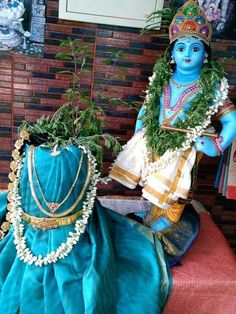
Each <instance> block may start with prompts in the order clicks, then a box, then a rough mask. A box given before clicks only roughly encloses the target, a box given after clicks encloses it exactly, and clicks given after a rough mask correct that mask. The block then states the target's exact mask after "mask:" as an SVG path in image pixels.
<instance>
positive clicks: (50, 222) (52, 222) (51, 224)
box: [22, 210, 83, 230]
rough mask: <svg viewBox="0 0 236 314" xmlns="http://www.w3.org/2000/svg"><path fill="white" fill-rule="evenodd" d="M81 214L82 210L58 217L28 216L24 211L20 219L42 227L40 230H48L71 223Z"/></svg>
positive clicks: (39, 227) (36, 226)
mask: <svg viewBox="0 0 236 314" xmlns="http://www.w3.org/2000/svg"><path fill="white" fill-rule="evenodd" d="M82 215H83V210H80V211H78V212H77V213H75V214H73V215H70V216H66V217H60V218H39V217H35V216H30V215H28V214H26V213H23V214H22V219H23V220H24V221H25V222H27V223H28V224H30V225H32V227H35V228H38V229H42V230H50V229H56V228H58V227H63V226H68V225H71V224H73V223H74V222H75V221H76V220H77V219H78V218H79V217H80V216H82Z"/></svg>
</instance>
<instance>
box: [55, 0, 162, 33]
mask: <svg viewBox="0 0 236 314" xmlns="http://www.w3.org/2000/svg"><path fill="white" fill-rule="evenodd" d="M163 4H164V0H59V18H60V19H65V20H73V21H81V22H91V23H98V24H110V25H117V26H128V27H137V28H143V27H145V23H146V18H147V16H148V15H149V14H150V13H152V12H153V11H155V10H159V9H162V8H163Z"/></svg>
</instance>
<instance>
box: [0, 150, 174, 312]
mask: <svg viewBox="0 0 236 314" xmlns="http://www.w3.org/2000/svg"><path fill="white" fill-rule="evenodd" d="M27 152H28V147H27V148H26V156H27ZM80 158H81V150H80V149H78V148H77V147H75V146H70V147H69V148H68V149H66V150H61V155H60V156H58V157H52V156H51V155H50V153H49V150H47V149H44V148H41V147H39V148H37V149H36V150H35V163H36V168H37V172H38V177H39V179H40V183H41V186H42V189H43V192H44V193H45V198H46V199H49V200H50V201H53V200H55V201H58V202H59V201H60V200H61V199H63V198H64V197H65V195H66V194H67V192H68V189H69V188H70V186H71V183H72V182H73V180H74V177H75V172H76V170H77V169H78V164H79V161H80ZM82 165H83V166H82V171H81V173H80V176H79V180H78V182H77V183H76V187H75V191H73V193H72V194H71V196H70V197H69V199H68V201H66V203H65V204H64V205H63V206H62V208H60V209H59V210H58V211H63V210H65V209H66V208H67V207H68V206H71V204H73V202H74V201H75V199H76V196H77V195H78V193H79V191H80V190H81V188H82V186H83V183H84V181H85V177H86V173H87V168H86V167H87V166H86V165H87V161H86V158H84V161H83V164H82ZM34 184H35V188H36V193H37V194H38V195H39V199H40V201H41V202H42V204H43V200H42V198H41V197H40V193H39V191H38V189H37V184H36V182H35V180H34ZM20 193H21V195H22V205H23V208H24V210H25V212H27V213H29V214H30V215H34V216H37V217H44V216H45V215H44V214H43V213H42V212H40V211H39V209H38V207H37V206H36V204H35V202H34V200H33V199H32V196H31V193H30V188H29V182H28V170H27V160H26V161H25V163H24V167H23V170H22V174H21V181H20ZM6 197H7V195H6V193H5V194H1V196H0V218H1V219H3V214H4V212H5V211H6ZM44 206H45V204H44ZM79 207H81V204H80V205H78V208H76V209H75V210H74V212H76V211H77V210H79ZM70 231H73V225H69V226H65V227H60V228H57V229H52V230H47V231H43V230H40V229H37V228H33V227H31V226H30V225H27V224H25V237H26V239H27V245H28V247H30V248H31V250H32V251H33V253H34V254H42V255H43V256H45V255H46V254H47V252H49V251H51V250H53V249H54V250H55V249H56V248H57V247H58V246H59V245H60V244H61V242H65V240H66V238H67V236H68V233H69V232H70ZM13 241H14V236H13V230H12V229H11V230H10V231H9V232H8V234H7V235H6V236H5V238H4V239H3V240H2V241H0V313H5V314H14V313H17V311H20V314H32V313H34V314H44V313H45V314H55V313H56V314H61V313H66V314H84V313H86V314H106V313H107V314H113V313H114V314H116V313H117V314H126V313H127V314H131V313H135V314H145V313H146V314H157V313H161V310H162V308H163V306H164V304H165V302H166V299H167V297H168V294H169V292H170V286H171V277H170V273H169V269H168V266H167V263H166V260H165V256H164V253H163V250H162V246H161V244H160V242H159V240H158V239H157V237H155V236H153V234H152V232H151V231H150V229H148V228H146V227H145V226H142V225H141V224H139V223H137V222H135V221H133V220H131V219H128V218H126V217H123V216H121V215H119V214H117V213H115V212H112V211H110V210H108V209H106V208H104V207H102V206H101V204H100V203H99V202H98V201H96V202H95V206H94V209H93V213H92V215H91V217H90V219H89V223H88V225H87V228H86V232H85V233H84V234H83V235H82V236H81V238H80V240H79V242H78V243H77V245H75V247H74V249H73V250H72V252H71V253H70V254H69V255H68V256H67V257H66V258H65V259H63V260H59V261H58V262H57V263H56V264H50V265H47V266H43V267H41V268H40V267H36V266H34V265H28V264H25V263H24V262H22V261H20V260H19V258H18V257H17V255H16V249H15V245H14V242H13Z"/></svg>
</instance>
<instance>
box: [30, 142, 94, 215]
mask: <svg viewBox="0 0 236 314" xmlns="http://www.w3.org/2000/svg"><path fill="white" fill-rule="evenodd" d="M33 149H34V146H33V145H31V146H30V148H29V153H28V175H29V184H30V191H31V194H32V197H33V199H34V201H35V203H36V204H37V206H38V208H39V209H40V211H41V212H43V213H44V214H45V215H47V216H49V217H63V216H65V215H67V214H69V213H70V212H72V211H73V210H74V209H75V207H76V206H77V205H78V204H79V202H80V201H81V199H82V197H83V196H84V193H85V190H86V189H87V187H88V184H89V181H90V176H91V173H90V172H91V170H90V163H89V160H87V168H88V171H87V177H86V180H85V183H84V185H83V188H82V190H81V192H80V194H79V196H78V198H77V199H76V201H75V202H74V204H73V205H72V206H70V207H69V208H68V209H67V210H65V211H64V212H63V213H60V214H54V213H50V212H48V211H47V210H46V209H44V208H43V206H42V205H41V203H40V201H39V199H38V197H37V195H36V193H35V189H34V184H33V177H32V152H33Z"/></svg>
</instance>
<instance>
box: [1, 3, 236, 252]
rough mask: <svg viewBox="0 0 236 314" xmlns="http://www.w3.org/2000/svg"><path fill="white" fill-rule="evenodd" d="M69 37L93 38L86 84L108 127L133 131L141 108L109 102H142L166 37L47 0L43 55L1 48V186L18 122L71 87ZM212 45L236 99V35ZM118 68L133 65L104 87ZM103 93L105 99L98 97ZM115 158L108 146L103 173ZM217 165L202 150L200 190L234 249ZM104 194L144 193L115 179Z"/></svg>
mask: <svg viewBox="0 0 236 314" xmlns="http://www.w3.org/2000/svg"><path fill="white" fill-rule="evenodd" d="M69 36H70V37H71V38H80V39H81V44H86V45H88V47H89V50H90V51H91V52H92V54H93V57H92V58H91V59H90V60H89V62H88V65H87V67H88V69H89V70H91V71H90V72H89V73H86V74H85V75H84V76H83V79H82V82H81V83H82V85H81V88H82V89H83V90H84V91H85V92H86V93H87V94H88V95H89V96H90V98H92V99H94V100H95V101H97V102H99V105H100V106H101V107H102V108H103V109H104V112H105V114H106V122H105V125H104V130H106V131H108V132H110V133H112V134H113V135H115V136H118V137H119V138H120V141H121V143H125V142H126V141H127V140H128V139H129V138H130V137H131V136H132V134H133V129H134V123H135V119H136V115H137V112H136V111H135V110H133V109H132V110H129V109H128V107H127V106H119V105H115V104H112V105H111V104H110V102H109V101H108V99H110V98H112V97H120V98H121V99H123V100H125V101H139V102H140V104H141V102H142V96H144V93H143V91H144V90H145V89H146V87H147V82H148V77H149V76H150V75H151V73H152V68H153V65H154V63H155V60H156V58H157V57H158V56H160V55H161V54H163V51H164V50H165V48H166V46H167V44H168V41H167V40H165V39H163V38H162V37H160V36H158V35H157V36H151V35H142V36H141V35H140V34H139V30H138V29H135V28H126V27H117V26H111V25H98V24H89V23H80V22H74V21H65V20H59V19H58V0H55V1H53V0H48V5H47V24H46V42H45V49H44V57H30V56H25V55H20V54H17V53H11V52H1V53H0V189H1V188H6V187H7V182H8V177H7V175H8V168H9V163H10V154H11V150H12V147H13V142H14V139H15V138H16V134H17V127H18V125H19V124H20V122H21V121H22V120H24V119H27V120H28V121H35V120H36V119H37V118H38V117H40V116H41V115H42V114H49V115H51V114H52V113H53V112H54V111H55V110H56V109H57V108H58V107H60V106H61V105H62V104H63V103H64V102H65V96H64V94H63V93H64V91H65V89H67V88H68V87H69V80H68V76H67V75H65V74H59V73H58V71H59V70H61V69H70V68H71V64H70V62H68V61H61V60H56V59H55V58H54V57H55V54H56V53H57V52H59V51H61V48H59V47H58V45H59V43H60V40H61V39H63V38H67V37H69ZM212 49H213V55H214V56H215V57H217V58H219V59H220V60H222V62H223V59H224V58H225V57H228V58H229V59H227V60H226V61H225V70H226V71H227V72H228V78H229V82H230V85H231V86H230V96H231V99H232V100H234V101H235V100H236V63H235V51H236V42H234V41H225V40H220V41H219V40H217V41H214V42H213V43H212ZM120 50H122V51H123V52H124V54H125V56H126V59H125V60H123V61H119V62H118V64H117V65H118V67H117V68H116V69H115V72H114V69H113V70H112V69H111V66H105V65H104V60H105V59H106V58H109V57H110V56H111V55H112V54H113V53H114V52H117V51H120ZM119 67H125V68H126V69H127V73H125V80H119V79H118V78H115V79H111V80H108V81H106V82H105V85H106V88H105V89H104V88H101V85H103V84H104V79H105V78H106V76H107V73H111V71H113V74H121V73H120V72H119ZM122 75H124V74H123V73H122ZM101 93H102V94H103V96H104V98H105V99H103V100H102V101H101V100H99V99H98V95H99V94H101ZM113 158H114V156H111V155H110V154H109V153H106V156H105V162H104V166H105V172H107V171H108V167H109V165H110V163H111V162H112V160H113ZM217 165H218V159H217V158H208V157H204V159H203V160H202V161H201V164H200V168H199V174H198V189H197V190H196V191H195V193H194V197H195V198H196V199H198V200H200V201H201V202H202V203H203V204H204V206H205V207H206V208H207V209H208V210H209V211H210V212H211V214H212V216H213V218H214V219H215V221H216V223H217V224H218V225H219V226H220V228H221V229H222V230H223V232H224V234H225V235H226V237H227V238H228V240H229V242H230V244H231V246H232V247H233V248H234V249H236V213H235V210H234V207H235V206H236V202H235V201H231V200H226V199H225V198H222V197H221V196H220V195H218V194H217V191H216V190H215V189H214V179H215V175H216V170H217ZM99 193H100V194H101V195H109V194H115V195H126V196H138V195H140V189H139V188H138V189H136V190H135V191H133V190H128V189H126V188H124V187H123V186H122V185H120V184H118V183H115V182H112V183H110V184H109V185H107V186H105V187H104V186H101V187H100V191H99Z"/></svg>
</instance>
